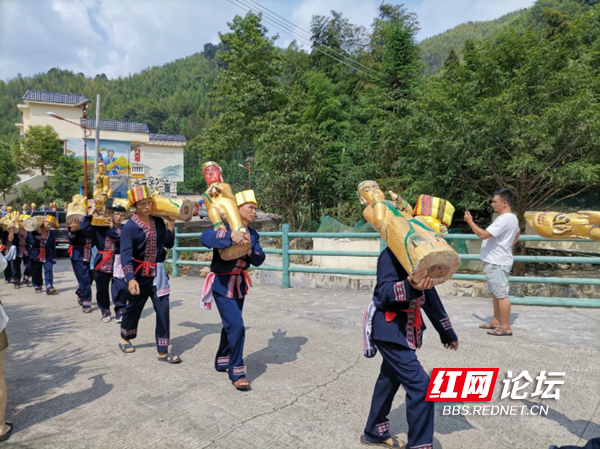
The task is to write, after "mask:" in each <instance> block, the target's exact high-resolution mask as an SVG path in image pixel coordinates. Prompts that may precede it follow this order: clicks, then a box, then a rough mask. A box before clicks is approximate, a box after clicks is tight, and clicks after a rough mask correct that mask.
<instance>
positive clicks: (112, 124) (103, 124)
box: [81, 118, 150, 133]
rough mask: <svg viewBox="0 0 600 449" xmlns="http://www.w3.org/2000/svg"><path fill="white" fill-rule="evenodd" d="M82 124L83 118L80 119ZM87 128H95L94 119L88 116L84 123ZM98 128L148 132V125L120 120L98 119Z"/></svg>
mask: <svg viewBox="0 0 600 449" xmlns="http://www.w3.org/2000/svg"><path fill="white" fill-rule="evenodd" d="M81 124H82V125H83V118H82V119H81ZM85 126H86V127H87V128H90V129H96V119H95V118H88V119H87V122H86V125H85ZM100 129H104V130H106V131H129V132H134V133H149V132H150V130H149V129H148V125H146V124H145V123H137V122H122V121H120V120H103V119H100Z"/></svg>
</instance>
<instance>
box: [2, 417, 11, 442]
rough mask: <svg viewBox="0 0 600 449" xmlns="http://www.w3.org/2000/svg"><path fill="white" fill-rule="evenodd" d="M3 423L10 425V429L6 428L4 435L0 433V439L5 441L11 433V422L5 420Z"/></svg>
mask: <svg viewBox="0 0 600 449" xmlns="http://www.w3.org/2000/svg"><path fill="white" fill-rule="evenodd" d="M4 424H6V425H7V426H8V427H10V429H9V430H8V432H6V433H5V434H4V435H0V441H6V440H8V439H9V438H10V436H11V435H12V432H13V428H14V426H13V423H11V422H8V421H5V422H4Z"/></svg>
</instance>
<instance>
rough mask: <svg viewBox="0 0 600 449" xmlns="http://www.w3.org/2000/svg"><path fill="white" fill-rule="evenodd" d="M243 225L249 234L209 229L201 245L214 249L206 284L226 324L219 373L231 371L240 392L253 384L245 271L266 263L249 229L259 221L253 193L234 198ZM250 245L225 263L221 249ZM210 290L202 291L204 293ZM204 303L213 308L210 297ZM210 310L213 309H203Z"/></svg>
mask: <svg viewBox="0 0 600 449" xmlns="http://www.w3.org/2000/svg"><path fill="white" fill-rule="evenodd" d="M235 198H236V202H237V205H238V210H239V213H240V218H241V219H242V224H243V225H244V227H245V228H246V229H247V231H248V232H247V233H243V232H241V231H231V230H230V229H229V226H227V229H225V230H223V229H207V230H206V231H204V232H203V233H202V236H201V237H200V242H201V243H202V244H203V245H204V246H207V247H209V248H214V251H213V260H212V263H211V265H210V271H211V274H210V275H209V277H207V278H206V280H205V281H204V282H205V283H209V287H210V283H211V282H212V297H214V299H215V302H216V303H217V308H218V309H219V314H220V315H221V321H222V322H223V329H222V331H221V343H220V345H219V349H218V351H217V355H216V358H215V369H216V370H217V371H228V372H229V379H231V382H232V383H233V385H234V386H235V388H237V389H238V390H248V389H249V388H250V383H249V382H248V381H247V380H246V367H245V365H244V360H243V354H244V340H245V335H246V331H245V328H244V320H243V319H242V309H243V307H244V298H245V297H246V294H247V293H248V286H251V285H252V283H251V281H250V278H249V276H248V273H247V271H246V270H248V268H249V267H250V264H252V265H254V266H256V267H258V266H260V265H262V263H263V262H264V261H265V254H264V252H263V250H262V248H261V247H260V242H259V237H258V232H256V230H254V229H252V228H251V227H249V226H248V224H249V223H252V222H253V221H254V219H255V218H256V199H255V197H254V192H253V191H252V190H246V191H244V192H239V193H238V194H236V195H235ZM248 241H250V243H251V248H250V250H249V251H248V252H247V253H246V254H245V255H244V256H242V257H241V258H239V259H234V260H223V259H222V258H221V253H220V251H219V250H220V249H225V248H230V247H231V246H233V245H244V244H246V243H247V242H248ZM205 290H207V289H203V296H205V295H204V291H205ZM208 292H209V293H208V297H207V298H206V301H205V299H204V298H203V301H205V304H206V303H208V304H210V301H211V293H210V289H208ZM203 307H204V308H210V306H209V305H208V306H203Z"/></svg>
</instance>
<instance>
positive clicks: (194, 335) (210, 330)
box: [133, 321, 222, 355]
mask: <svg viewBox="0 0 600 449" xmlns="http://www.w3.org/2000/svg"><path fill="white" fill-rule="evenodd" d="M179 326H183V327H191V328H194V329H197V330H196V332H190V333H189V334H185V335H181V336H179V337H175V338H172V339H171V340H170V341H169V344H170V345H171V347H172V348H173V354H179V355H181V354H183V353H184V352H186V351H188V350H190V349H193V348H194V347H195V346H196V345H197V344H199V343H200V341H202V339H203V338H204V337H206V336H207V335H210V334H218V333H220V332H221V327H222V326H221V325H220V324H198V323H191V322H189V321H186V322H184V323H180V324H179ZM133 342H134V346H135V347H136V348H155V347H156V343H154V342H153V343H144V344H141V345H135V340H134V341H133ZM216 350H217V348H215V351H216Z"/></svg>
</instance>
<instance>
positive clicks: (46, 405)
mask: <svg viewBox="0 0 600 449" xmlns="http://www.w3.org/2000/svg"><path fill="white" fill-rule="evenodd" d="M103 376H104V374H96V375H95V376H93V377H90V380H93V382H92V385H91V386H90V387H89V388H87V389H85V390H83V391H78V392H76V393H67V394H61V395H59V396H56V397H54V398H52V399H48V400H47V401H43V402H38V403H35V404H32V405H30V406H28V407H25V408H24V409H22V410H20V411H19V413H17V414H16V415H15V421H17V422H18V424H17V426H18V427H17V428H18V430H19V431H21V430H25V429H27V428H28V427H31V426H34V425H36V424H38V423H40V422H42V421H46V420H48V419H52V418H55V417H56V416H59V415H62V414H63V413H65V412H68V411H69V410H72V409H74V408H77V407H80V406H82V405H85V404H88V403H90V402H94V401H95V400H96V399H99V398H101V397H102V396H104V395H105V394H108V393H110V391H111V390H112V389H113V385H112V384H107V383H106V382H105V381H104V377H103Z"/></svg>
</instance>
